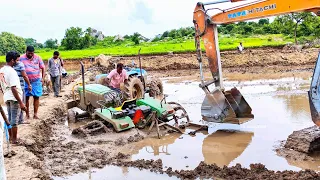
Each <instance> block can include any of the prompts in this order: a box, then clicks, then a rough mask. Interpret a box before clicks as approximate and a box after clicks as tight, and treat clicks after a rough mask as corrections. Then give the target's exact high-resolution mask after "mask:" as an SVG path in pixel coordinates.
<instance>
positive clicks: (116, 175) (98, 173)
mask: <svg viewBox="0 0 320 180" xmlns="http://www.w3.org/2000/svg"><path fill="white" fill-rule="evenodd" d="M52 178H53V179H54V180H79V179H88V180H105V179H132V180H135V179H136V180H140V179H153V180H161V179H172V180H174V179H178V178H175V177H169V176H168V175H165V174H156V173H152V172H150V171H148V170H139V169H137V168H131V167H117V166H106V167H104V168H103V169H91V170H89V171H88V172H86V173H79V174H75V175H72V176H68V177H52Z"/></svg>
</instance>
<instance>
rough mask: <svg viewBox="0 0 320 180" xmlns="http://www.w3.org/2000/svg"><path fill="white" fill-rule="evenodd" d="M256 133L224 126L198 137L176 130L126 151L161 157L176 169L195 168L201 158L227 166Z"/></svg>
mask: <svg viewBox="0 0 320 180" xmlns="http://www.w3.org/2000/svg"><path fill="white" fill-rule="evenodd" d="M252 137H253V133H252V132H241V131H223V130H218V131H216V132H214V133H213V134H210V135H206V134H205V133H198V134H197V136H195V137H191V136H189V135H179V134H176V133H175V134H170V135H167V136H164V137H163V138H162V139H156V138H148V139H145V140H144V141H141V142H138V143H135V144H134V146H133V147H132V148H131V149H130V150H128V151H127V152H126V153H130V154H132V155H133V156H132V160H136V159H159V158H161V159H162V161H163V163H164V165H165V166H168V167H172V168H174V169H182V168H186V167H189V168H194V167H196V166H197V165H198V164H199V163H200V162H201V161H205V162H206V163H208V164H214V163H216V164H217V165H218V166H220V167H223V166H224V165H229V164H230V162H232V161H233V160H234V159H236V158H237V157H238V156H240V155H241V154H242V152H243V151H244V150H245V149H246V147H247V146H248V145H249V144H250V142H251V140H252Z"/></svg>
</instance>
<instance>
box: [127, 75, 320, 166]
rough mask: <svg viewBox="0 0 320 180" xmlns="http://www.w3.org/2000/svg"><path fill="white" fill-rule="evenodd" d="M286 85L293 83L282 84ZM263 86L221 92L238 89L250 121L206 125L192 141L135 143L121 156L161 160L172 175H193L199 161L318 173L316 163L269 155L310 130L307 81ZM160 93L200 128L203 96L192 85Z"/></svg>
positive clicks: (185, 138)
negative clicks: (250, 111)
mask: <svg viewBox="0 0 320 180" xmlns="http://www.w3.org/2000/svg"><path fill="white" fill-rule="evenodd" d="M290 81H292V82H293V81H294V82H295V83H293V84H290V83H288V82H290ZM265 82H267V83H259V81H250V82H242V84H244V86H242V87H238V86H237V85H235V84H238V83H234V82H227V83H225V86H226V89H230V88H232V87H233V86H234V85H235V86H236V87H238V89H239V90H240V91H241V93H242V94H243V95H244V97H245V98H246V100H247V102H248V103H249V104H250V105H251V107H252V109H253V114H254V115H255V119H254V120H252V121H249V122H247V123H245V124H242V125H231V124H211V125H210V128H209V134H204V133H198V134H197V135H196V136H195V137H191V136H189V135H179V134H169V135H167V136H165V137H164V138H163V139H160V140H159V139H156V138H149V139H146V140H144V141H142V142H138V143H135V144H134V146H133V148H132V149H130V150H127V151H128V153H130V154H132V160H136V159H159V158H161V159H162V161H163V164H164V166H168V167H172V168H173V169H193V168H195V167H196V166H197V165H198V164H199V163H200V161H205V162H207V163H210V164H211V163H216V164H217V165H219V166H220V167H222V166H224V165H227V166H233V165H236V163H241V164H242V165H243V166H244V167H248V168H249V165H250V164H251V163H262V164H265V165H266V167H267V168H268V169H271V170H299V169H305V168H306V167H309V168H312V169H314V170H320V168H319V167H318V166H320V161H319V162H304V163H297V162H289V161H287V160H286V159H285V158H283V157H280V156H277V155H276V152H275V151H274V149H275V146H277V145H279V144H280V141H282V140H285V139H286V138H287V137H288V135H290V134H291V133H292V132H293V131H294V130H299V129H302V128H305V127H310V126H312V125H314V124H313V122H312V120H311V117H310V109H309V102H308V96H307V92H306V91H307V90H308V84H307V82H308V81H304V80H301V83H297V82H296V79H294V78H286V79H282V80H279V81H275V80H270V82H272V83H270V82H268V81H265ZM309 83H310V82H309ZM252 84H254V85H255V86H251V85H252ZM164 88H165V90H164V92H166V94H168V95H169V97H168V98H167V101H176V102H179V103H180V104H182V106H183V107H185V108H186V110H187V111H188V113H189V116H190V118H191V120H192V121H193V122H196V123H197V122H200V120H201V109H200V107H201V103H202V100H203V98H204V93H203V92H202V90H201V89H200V88H199V87H198V83H195V82H191V83H187V84H186V83H183V84H167V83H166V84H165V85H164ZM222 129H229V130H234V131H231V132H228V131H222ZM189 131H190V130H189Z"/></svg>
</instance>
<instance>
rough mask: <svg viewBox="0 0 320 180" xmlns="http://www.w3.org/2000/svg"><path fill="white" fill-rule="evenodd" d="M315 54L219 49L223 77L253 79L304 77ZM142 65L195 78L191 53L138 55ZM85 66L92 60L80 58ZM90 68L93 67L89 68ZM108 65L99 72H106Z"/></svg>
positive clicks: (70, 65) (127, 60) (72, 66)
mask: <svg viewBox="0 0 320 180" xmlns="http://www.w3.org/2000/svg"><path fill="white" fill-rule="evenodd" d="M317 56H318V49H303V50H302V51H301V52H298V51H293V50H282V49H279V48H259V49H252V50H248V51H245V52H244V53H242V54H239V53H237V52H236V51H225V52H222V53H221V59H222V67H223V77H224V78H225V79H227V80H257V79H279V78H285V77H301V78H308V77H311V76H312V72H313V68H314V66H315V62H316V59H317ZM141 59H142V68H144V69H146V70H147V71H148V72H149V74H150V75H151V76H156V77H157V78H168V77H176V78H175V79H171V80H170V82H181V81H186V80H192V81H194V80H197V81H198V80H199V79H200V76H199V70H198V69H199V65H198V62H197V60H196V55H195V53H185V54H173V55H158V56H156V55H154V56H142V57H141ZM111 60H112V61H119V62H122V63H124V64H126V65H130V64H131V63H132V60H134V61H135V62H136V63H138V57H137V56H130V57H113V58H111ZM78 61H79V60H70V61H68V60H66V65H65V66H66V69H67V70H72V71H79V70H80V63H75V62H78ZM83 62H84V63H85V66H86V68H87V69H88V68H89V67H90V66H92V65H93V64H94V63H93V64H91V63H90V61H89V60H88V59H83ZM203 63H204V66H203V68H204V72H205V78H206V79H209V78H211V74H210V70H209V69H208V63H207V60H206V57H203ZM91 71H95V70H93V69H91ZM108 72H109V70H108V68H104V69H102V70H100V73H108Z"/></svg>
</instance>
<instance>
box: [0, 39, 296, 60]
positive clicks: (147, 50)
mask: <svg viewBox="0 0 320 180" xmlns="http://www.w3.org/2000/svg"><path fill="white" fill-rule="evenodd" d="M239 42H243V45H244V47H245V48H258V47H269V46H281V45H284V44H286V43H288V42H293V39H292V38H287V37H285V36H283V35H255V36H250V37H249V36H248V37H246V36H237V35H234V36H220V39H219V43H220V50H221V51H224V50H232V49H236V47H237V46H238V45H239ZM140 47H141V48H142V49H141V54H146V55H152V54H167V53H168V52H170V51H172V52H174V53H183V52H195V45H194V40H193V39H187V40H180V41H178V40H171V41H167V42H145V43H141V44H140V45H137V46H135V45H132V44H129V45H119V46H114V47H103V46H101V45H100V46H95V47H91V48H89V49H84V50H72V51H60V54H61V57H62V58H63V59H81V58H88V57H92V56H98V55H99V54H105V55H113V56H130V55H136V54H137V53H138V50H139V48H140ZM37 54H38V55H40V56H41V57H42V59H43V60H45V61H46V60H48V59H49V58H51V57H52V54H53V50H47V52H45V51H44V50H42V52H41V51H40V52H37ZM0 62H5V57H4V56H1V58H0Z"/></svg>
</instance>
